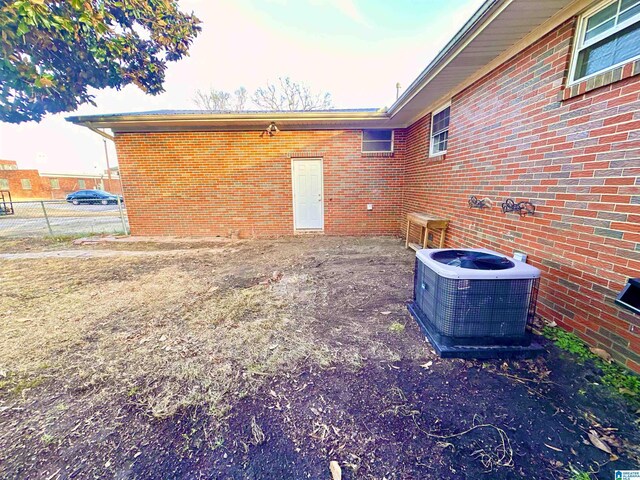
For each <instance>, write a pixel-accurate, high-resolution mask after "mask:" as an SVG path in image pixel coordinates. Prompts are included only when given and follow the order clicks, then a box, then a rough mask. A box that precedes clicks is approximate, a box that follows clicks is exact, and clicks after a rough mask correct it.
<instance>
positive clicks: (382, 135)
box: [362, 130, 393, 153]
mask: <svg viewBox="0 0 640 480" xmlns="http://www.w3.org/2000/svg"><path fill="white" fill-rule="evenodd" d="M362 151H363V152H369V153H372V152H393V130H363V131H362Z"/></svg>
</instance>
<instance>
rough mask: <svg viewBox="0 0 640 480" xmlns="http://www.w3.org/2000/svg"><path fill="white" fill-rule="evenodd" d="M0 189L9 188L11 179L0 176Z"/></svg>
mask: <svg viewBox="0 0 640 480" xmlns="http://www.w3.org/2000/svg"><path fill="white" fill-rule="evenodd" d="M0 190H9V179H7V178H0Z"/></svg>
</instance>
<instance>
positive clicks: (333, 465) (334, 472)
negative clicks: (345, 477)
mask: <svg viewBox="0 0 640 480" xmlns="http://www.w3.org/2000/svg"><path fill="white" fill-rule="evenodd" d="M329 471H330V472H331V478H332V480H342V469H341V468H340V465H339V464H338V462H336V461H335V460H331V461H330V462H329Z"/></svg>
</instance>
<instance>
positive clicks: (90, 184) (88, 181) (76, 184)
mask: <svg viewBox="0 0 640 480" xmlns="http://www.w3.org/2000/svg"><path fill="white" fill-rule="evenodd" d="M51 179H56V180H58V186H59V188H53V187H51ZM80 180H84V184H85V186H84V187H81V186H80ZM41 182H43V183H46V184H48V185H49V186H50V188H51V198H54V199H60V198H65V197H66V196H67V195H68V194H70V193H71V192H75V191H76V190H84V189H99V188H100V186H104V190H105V191H107V192H109V193H115V194H122V188H121V185H120V179H114V178H112V179H111V180H109V179H108V178H106V177H105V178H103V179H102V180H101V179H100V178H94V177H82V176H78V177H66V176H65V177H56V176H55V175H46V176H43V177H42V178H41Z"/></svg>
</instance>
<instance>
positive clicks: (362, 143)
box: [360, 128, 396, 154]
mask: <svg viewBox="0 0 640 480" xmlns="http://www.w3.org/2000/svg"><path fill="white" fill-rule="evenodd" d="M373 130H383V131H388V130H391V150H367V151H365V150H364V143H365V140H364V132H370V131H373ZM361 137H362V139H361V142H360V153H364V154H367V153H393V151H394V150H393V149H394V140H395V137H396V131H395V130H394V129H392V128H363V129H362V131H361ZM367 141H368V142H374V141H375V142H386V140H367Z"/></svg>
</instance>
